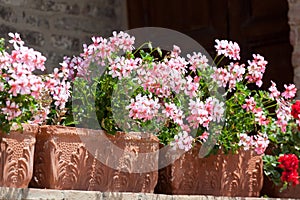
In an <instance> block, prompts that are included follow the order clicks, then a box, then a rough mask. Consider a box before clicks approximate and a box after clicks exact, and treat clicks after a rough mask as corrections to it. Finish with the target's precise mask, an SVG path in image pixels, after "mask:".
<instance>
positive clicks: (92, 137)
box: [31, 126, 159, 192]
mask: <svg viewBox="0 0 300 200" xmlns="http://www.w3.org/2000/svg"><path fill="white" fill-rule="evenodd" d="M141 136H142V134H141V133H132V134H125V133H121V132H119V133H117V134H116V135H109V134H106V132H105V131H102V130H91V129H81V128H75V127H64V126H42V127H41V131H40V133H39V134H38V136H37V145H36V156H35V166H34V177H33V179H32V182H31V185H32V187H39V188H50V189H78V190H97V191H120V192H153V191H154V187H155V185H156V183H157V178H158V171H157V165H158V153H156V151H157V150H158V149H159V143H158V139H157V138H156V137H154V136H151V137H149V138H143V137H141ZM148 154H149V155H148ZM147 155H148V156H147ZM145 168H146V169H152V171H151V170H148V171H147V170H146V171H145V170H144V171H143V169H145ZM153 169H154V170H153Z"/></svg>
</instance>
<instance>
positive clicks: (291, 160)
mask: <svg viewBox="0 0 300 200" xmlns="http://www.w3.org/2000/svg"><path fill="white" fill-rule="evenodd" d="M278 162H280V164H279V165H278V167H280V168H281V169H283V170H284V171H283V172H282V174H281V180H282V181H284V182H285V181H287V182H291V183H293V185H294V186H295V185H297V184H299V180H298V179H299V176H298V163H299V160H298V157H297V156H296V155H295V154H285V155H283V156H280V157H279V159H278Z"/></svg>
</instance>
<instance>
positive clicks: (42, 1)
mask: <svg viewBox="0 0 300 200" xmlns="http://www.w3.org/2000/svg"><path fill="white" fill-rule="evenodd" d="M126 19H127V14H126V1H125V0H88V1H83V0H0V37H7V33H8V32H19V33H20V34H21V37H22V38H23V39H24V41H25V42H26V44H27V45H28V46H30V47H33V48H35V49H37V50H39V51H41V52H42V53H43V54H44V55H46V57H47V58H48V61H47V71H50V70H52V68H53V67H54V66H57V65H58V63H59V62H61V61H62V58H63V56H64V55H69V56H70V55H74V54H78V53H79V52H81V50H82V44H83V43H90V37H91V36H93V35H100V36H105V37H107V36H109V35H110V34H111V32H112V31H113V30H117V31H118V30H124V29H126V28H127V20H126Z"/></svg>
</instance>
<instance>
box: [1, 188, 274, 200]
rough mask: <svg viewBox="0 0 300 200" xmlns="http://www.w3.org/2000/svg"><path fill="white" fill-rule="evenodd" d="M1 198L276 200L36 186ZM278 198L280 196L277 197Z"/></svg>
mask: <svg viewBox="0 0 300 200" xmlns="http://www.w3.org/2000/svg"><path fill="white" fill-rule="evenodd" d="M0 199H5V200H6V199H7V200H12V199H14V200H18V199H22V200H44V199H53V200H73V199H74V200H75V199H79V200H121V199H124V200H144V199H145V200H204V199H205V200H263V199H268V200H276V198H253V197H215V196H204V195H164V194H150V193H148V194H144V193H126V192H124V193H123V192H122V193H117V192H98V191H79V190H49V189H35V188H25V189H20V188H5V187H0ZM277 199H278V198H277Z"/></svg>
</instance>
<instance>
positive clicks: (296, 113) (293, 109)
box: [291, 100, 300, 119]
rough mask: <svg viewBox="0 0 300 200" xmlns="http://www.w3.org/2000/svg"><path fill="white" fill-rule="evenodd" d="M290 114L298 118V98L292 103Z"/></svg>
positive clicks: (299, 102)
mask: <svg viewBox="0 0 300 200" xmlns="http://www.w3.org/2000/svg"><path fill="white" fill-rule="evenodd" d="M291 114H292V115H293V117H294V118H295V119H299V114H300V100H297V101H296V102H295V103H294V104H293V105H292V112H291Z"/></svg>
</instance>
